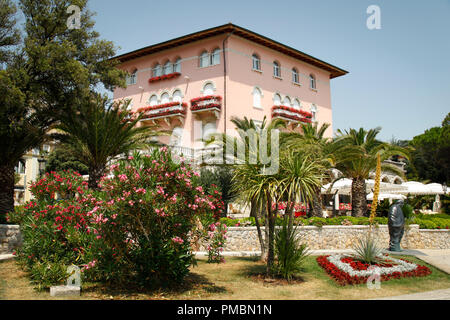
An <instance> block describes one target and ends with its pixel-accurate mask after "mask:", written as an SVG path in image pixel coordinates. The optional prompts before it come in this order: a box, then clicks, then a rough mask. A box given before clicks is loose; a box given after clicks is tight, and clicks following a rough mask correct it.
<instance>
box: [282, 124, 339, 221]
mask: <svg viewBox="0 0 450 320" xmlns="http://www.w3.org/2000/svg"><path fill="white" fill-rule="evenodd" d="M329 127H330V124H328V123H324V124H322V125H321V126H320V127H319V126H318V124H317V123H314V124H311V123H303V124H302V125H301V131H300V132H290V133H288V134H286V136H285V139H284V142H283V144H284V146H285V147H286V148H287V149H291V150H292V151H293V152H297V153H298V152H300V153H307V154H308V155H309V156H310V158H311V159H314V160H315V161H318V162H320V163H321V168H322V170H323V172H322V178H323V179H324V180H326V179H328V180H330V179H331V175H332V171H331V169H332V167H333V166H334V165H335V157H334V155H333V154H332V153H331V149H330V144H331V143H332V139H331V138H325V137H324V135H325V132H326V130H327V129H328V128H329ZM324 182H325V181H322V184H324ZM311 213H312V215H313V216H316V217H322V194H321V190H320V186H318V187H317V188H316V189H315V190H314V193H313V197H312V200H311Z"/></svg>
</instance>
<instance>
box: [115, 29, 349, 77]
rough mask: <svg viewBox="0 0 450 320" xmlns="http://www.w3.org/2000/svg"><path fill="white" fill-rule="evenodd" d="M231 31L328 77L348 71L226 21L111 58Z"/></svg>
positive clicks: (136, 55)
mask: <svg viewBox="0 0 450 320" xmlns="http://www.w3.org/2000/svg"><path fill="white" fill-rule="evenodd" d="M225 33H232V34H233V35H237V36H240V37H242V38H245V39H247V40H250V41H253V42H255V43H258V44H261V45H263V46H266V47H269V48H271V49H273V50H276V51H279V52H281V53H284V54H286V55H288V56H291V57H293V58H296V59H298V60H301V61H304V62H306V63H309V64H311V65H313V66H316V67H318V68H320V69H323V70H326V71H328V72H329V73H330V78H331V79H333V78H336V77H339V76H343V75H345V74H347V73H348V71H346V70H343V69H341V68H338V67H336V66H334V65H332V64H329V63H327V62H325V61H322V60H320V59H317V58H315V57H313V56H310V55H308V54H306V53H304V52H302V51H299V50H297V49H294V48H291V47H289V46H287V45H285V44H282V43H280V42H277V41H275V40H272V39H269V38H267V37H265V36H262V35H260V34H258V33H256V32H253V31H250V30H248V29H245V28H242V27H239V26H237V25H235V24H232V23H228V24H224V25H221V26H218V27H214V28H210V29H206V30H202V31H198V32H194V33H191V34H188V35H185V36H182V37H178V38H175V39H172V40H168V41H164V42H161V43H158V44H154V45H151V46H147V47H144V48H141V49H138V50H134V51H131V52H128V53H124V54H121V55H119V56H116V57H114V58H113V59H118V60H119V61H120V62H126V61H129V60H133V59H136V58H139V57H143V56H146V55H149V54H153V53H156V52H160V51H163V50H167V49H171V48H174V47H178V46H181V45H184V44H188V43H192V42H195V41H199V40H203V39H207V38H211V37H214V36H217V35H220V34H225Z"/></svg>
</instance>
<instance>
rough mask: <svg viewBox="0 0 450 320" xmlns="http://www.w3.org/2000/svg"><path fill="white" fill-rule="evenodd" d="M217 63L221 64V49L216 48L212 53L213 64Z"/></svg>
mask: <svg viewBox="0 0 450 320" xmlns="http://www.w3.org/2000/svg"><path fill="white" fill-rule="evenodd" d="M216 64H220V49H219V48H217V49H214V51H213V53H212V55H211V65H212V66H214V65H216Z"/></svg>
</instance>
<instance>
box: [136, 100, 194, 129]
mask: <svg viewBox="0 0 450 320" xmlns="http://www.w3.org/2000/svg"><path fill="white" fill-rule="evenodd" d="M186 109H187V104H186V103H184V102H170V103H165V104H159V105H155V106H150V107H145V108H140V109H138V110H137V112H138V113H139V112H142V113H143V114H144V116H143V117H142V119H141V121H152V122H153V124H156V120H158V119H162V120H164V121H165V122H166V123H167V125H170V120H171V118H175V119H178V120H180V121H181V123H184V118H185V117H186Z"/></svg>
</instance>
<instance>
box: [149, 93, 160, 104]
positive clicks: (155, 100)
mask: <svg viewBox="0 0 450 320" xmlns="http://www.w3.org/2000/svg"><path fill="white" fill-rule="evenodd" d="M149 101H150V106H151V107H152V106H156V105H157V104H158V97H157V96H156V94H154V95H152V96H151V97H150V100H149Z"/></svg>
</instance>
